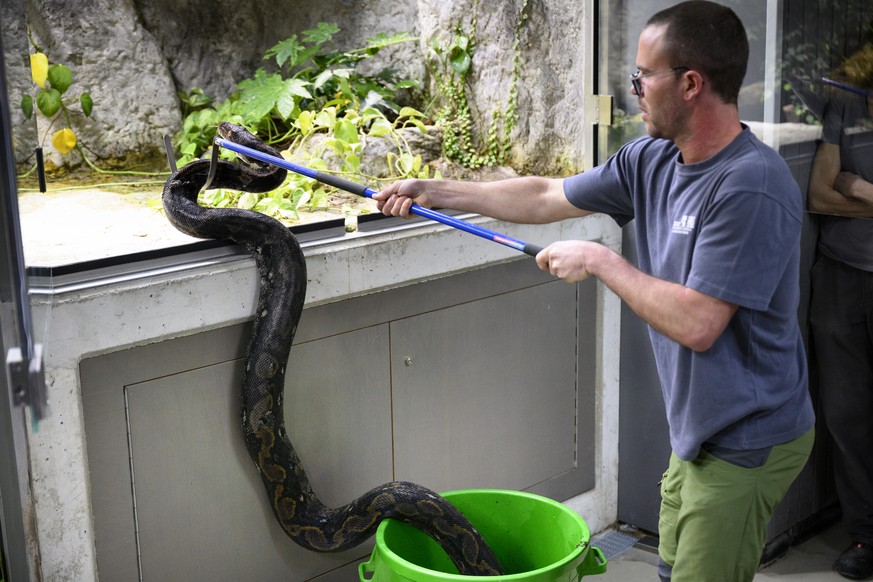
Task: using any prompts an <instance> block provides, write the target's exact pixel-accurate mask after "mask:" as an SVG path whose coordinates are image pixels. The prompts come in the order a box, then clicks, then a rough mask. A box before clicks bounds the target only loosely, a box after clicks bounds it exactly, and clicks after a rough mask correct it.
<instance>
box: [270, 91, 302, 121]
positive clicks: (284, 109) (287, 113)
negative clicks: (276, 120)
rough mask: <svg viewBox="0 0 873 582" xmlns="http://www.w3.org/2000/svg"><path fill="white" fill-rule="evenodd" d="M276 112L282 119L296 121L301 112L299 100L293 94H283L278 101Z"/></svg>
mask: <svg viewBox="0 0 873 582" xmlns="http://www.w3.org/2000/svg"><path fill="white" fill-rule="evenodd" d="M276 111H277V112H278V113H279V116H280V117H281V118H282V119H294V117H296V115H295V114H298V113H299V112H300V108H299V107H298V106H297V98H296V97H294V95H292V94H291V93H287V92H286V93H283V94H282V95H281V96H280V97H279V100H278V101H276Z"/></svg>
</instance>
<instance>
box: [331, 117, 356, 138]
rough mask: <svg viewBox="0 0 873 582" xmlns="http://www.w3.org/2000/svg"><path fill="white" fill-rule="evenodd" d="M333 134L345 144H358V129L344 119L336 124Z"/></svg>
mask: <svg viewBox="0 0 873 582" xmlns="http://www.w3.org/2000/svg"><path fill="white" fill-rule="evenodd" d="M333 134H334V135H335V136H336V138H337V139H340V140H342V141H344V142H345V143H348V144H351V143H358V128H357V127H355V124H354V123H352V122H351V121H348V120H347V119H342V120H340V121H339V122H338V123H337V124H336V126H335V127H334V128H333Z"/></svg>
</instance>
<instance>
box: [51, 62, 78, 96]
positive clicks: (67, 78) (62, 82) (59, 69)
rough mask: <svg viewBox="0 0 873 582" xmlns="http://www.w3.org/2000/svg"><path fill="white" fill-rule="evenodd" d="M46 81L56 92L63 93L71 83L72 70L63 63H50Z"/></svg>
mask: <svg viewBox="0 0 873 582" xmlns="http://www.w3.org/2000/svg"><path fill="white" fill-rule="evenodd" d="M48 81H49V83H51V85H52V89H57V90H58V93H60V94H61V95H63V94H64V93H65V92H66V90H67V89H69V88H70V85H72V84H73V72H72V71H71V70H70V69H69V68H68V67H66V66H65V65H50V66H49V68H48Z"/></svg>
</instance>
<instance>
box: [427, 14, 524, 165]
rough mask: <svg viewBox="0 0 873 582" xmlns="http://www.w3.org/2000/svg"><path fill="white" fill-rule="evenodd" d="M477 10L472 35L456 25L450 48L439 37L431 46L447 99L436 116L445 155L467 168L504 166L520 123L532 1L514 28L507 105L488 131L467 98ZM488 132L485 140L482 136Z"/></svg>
mask: <svg viewBox="0 0 873 582" xmlns="http://www.w3.org/2000/svg"><path fill="white" fill-rule="evenodd" d="M478 7H479V2H478V0H474V2H473V11H472V14H473V16H472V19H471V21H470V31H469V32H465V31H464V29H463V27H462V25H461V24H457V25H456V26H455V27H454V30H453V35H452V37H451V40H450V41H449V42H448V43H447V44H444V43H443V42H442V41H441V40H440V39H439V37H437V36H434V37H433V38H432V39H431V43H430V48H431V52H432V54H433V57H432V58H431V60H430V63H429V64H430V68H431V70H432V73H433V76H434V78H435V79H436V83H437V86H438V88H439V92H440V94H441V95H442V96H443V102H442V104H441V106H440V108H439V110H438V111H437V113H436V115H435V121H436V123H437V125H439V126H441V127H442V128H443V154H444V155H445V156H446V157H447V158H449V159H452V160H455V161H457V162H459V163H460V164H462V165H463V166H466V167H468V168H479V167H482V166H494V165H497V164H502V163H504V162H506V160H507V159H508V157H509V153H510V148H511V143H510V134H511V133H512V130H513V129H515V127H516V125H517V123H518V112H517V108H518V81H519V79H520V77H521V65H522V55H521V50H520V38H521V32H522V30H523V28H524V23H525V22H526V21H527V18H528V15H527V7H528V0H523V2H522V5H521V9H520V10H519V15H518V20H517V22H516V26H515V30H514V43H513V47H512V48H513V60H512V75H511V78H510V86H509V96H508V98H507V100H506V105H505V107H503V108H502V109H501V108H497V109H495V110H494V111H492V113H491V122H490V123H489V124H488V129H487V130H486V131H482V129H480V128H477V127H476V126H477V124H476V123H475V122H474V119H473V115H472V112H471V110H470V104H469V102H468V100H467V77H468V75H469V73H470V69H471V67H472V64H473V53H474V52H475V48H476V25H477V21H478ZM483 134H485V137H484V138H483V137H481V136H482V135H483Z"/></svg>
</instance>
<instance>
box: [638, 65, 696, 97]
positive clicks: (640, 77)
mask: <svg viewBox="0 0 873 582" xmlns="http://www.w3.org/2000/svg"><path fill="white" fill-rule="evenodd" d="M690 70H691V68H690V67H673V68H672V69H664V70H663V71H654V72H652V73H646V74H645V75H643V74H642V71H640V70H639V69H637V72H636V73H634V74H632V75H631V76H630V82H631V87H633V88H634V93H636V94H637V96H638V97H642V96H643V83H642V80H643V79H645V78H646V77H655V76H657V75H663V74H665V73H678V72H680V71H690Z"/></svg>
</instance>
